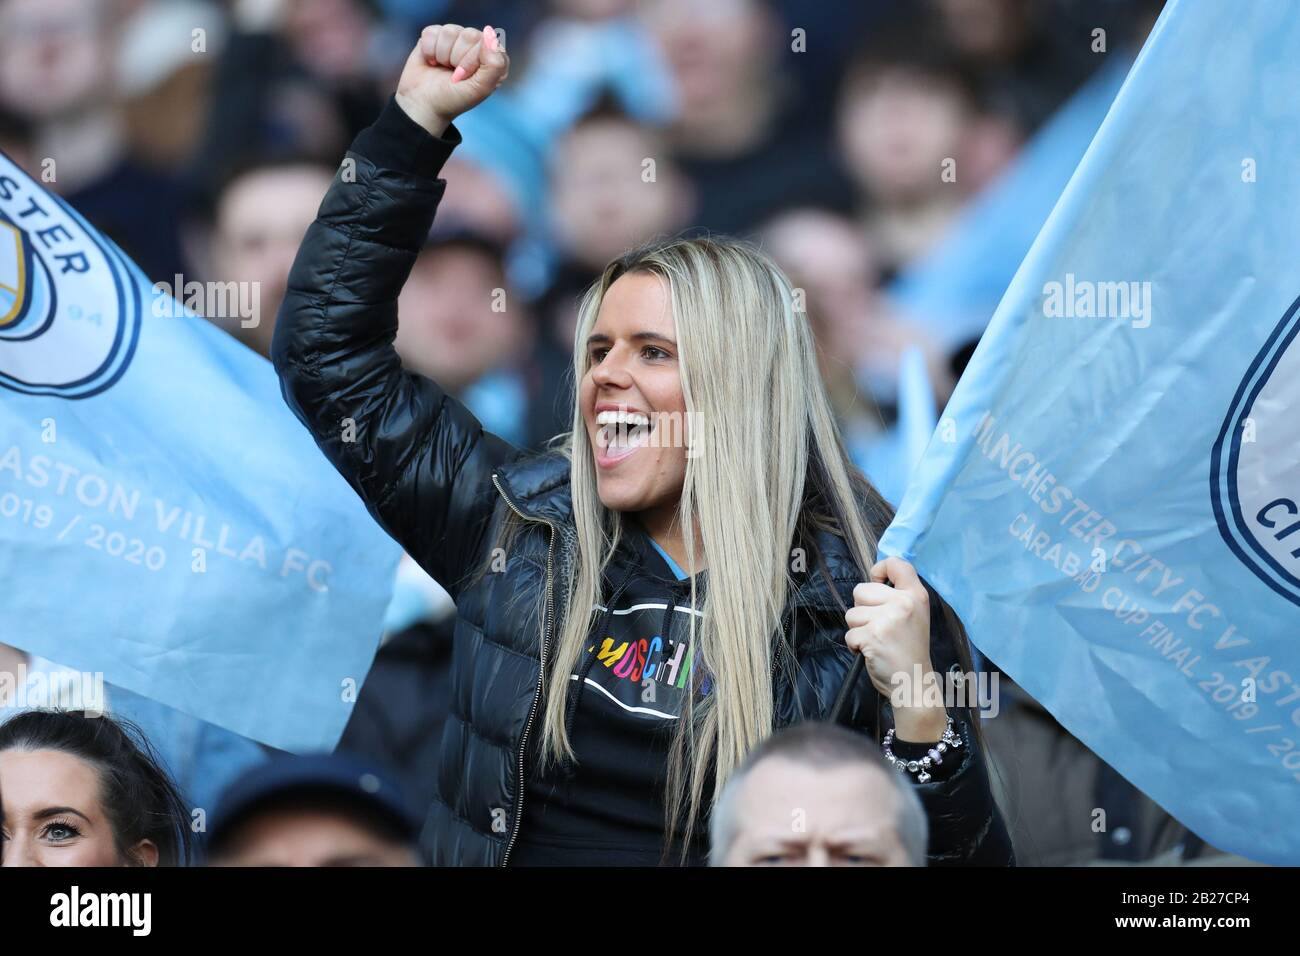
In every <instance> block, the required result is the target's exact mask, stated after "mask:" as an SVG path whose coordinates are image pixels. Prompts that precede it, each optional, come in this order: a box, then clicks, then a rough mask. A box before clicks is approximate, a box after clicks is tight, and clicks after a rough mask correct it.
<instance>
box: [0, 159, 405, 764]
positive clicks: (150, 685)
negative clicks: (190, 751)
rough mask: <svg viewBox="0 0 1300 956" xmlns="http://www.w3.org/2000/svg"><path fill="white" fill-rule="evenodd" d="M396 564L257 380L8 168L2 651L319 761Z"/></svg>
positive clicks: (0, 208)
mask: <svg viewBox="0 0 1300 956" xmlns="http://www.w3.org/2000/svg"><path fill="white" fill-rule="evenodd" d="M186 285H187V287H188V283H187V284H186ZM231 285H232V286H233V285H234V284H233V283H232V284H231ZM200 288H201V287H200ZM184 291H185V295H186V296H190V295H192V294H193V292H194V291H195V290H194V289H190V288H187V289H186V290H184ZM206 291H207V292H209V293H211V294H212V295H218V294H225V293H230V294H229V295H226V301H225V303H224V307H225V308H226V309H230V307H231V304H232V303H234V302H236V301H238V302H239V303H240V304H241V305H246V304H251V305H256V299H255V298H254V296H255V295H256V293H257V291H258V290H257V289H255V288H254V289H251V290H243V289H239V290H234V289H228V288H227V289H223V288H218V287H212V286H209V287H208V288H207V290H206ZM239 293H243V294H244V296H243V298H239ZM204 298H207V297H206V296H205V297H204ZM239 314H240V315H246V316H249V317H252V316H255V315H256V310H250V311H248V312H247V313H246V312H243V311H241V312H239ZM261 318H262V319H263V320H265V321H269V320H270V319H269V317H261ZM399 553H400V552H399V549H398V548H397V546H396V545H395V544H394V543H393V542H392V541H391V540H390V539H389V538H388V537H387V536H386V535H385V534H384V533H383V532H382V531H381V530H380V529H379V528H378V526H377V525H376V524H375V523H374V521H373V520H371V518H370V517H369V515H368V514H367V513H366V510H365V508H364V507H363V506H362V504H361V503H360V501H359V500H358V498H357V496H356V494H354V493H353V491H352V490H351V489H350V488H349V487H348V486H347V484H346V482H344V480H343V479H342V478H341V477H339V476H338V474H337V473H336V472H335V471H334V469H333V468H331V467H330V466H329V464H328V463H327V462H326V461H325V460H324V459H323V458H322V457H321V456H320V453H319V452H318V451H317V449H316V446H315V444H314V443H313V442H312V440H311V437H310V436H309V435H308V434H307V433H306V432H305V431H304V430H303V429H302V427H301V426H300V425H299V424H298V422H297V421H296V420H295V419H294V418H293V416H292V415H291V414H290V412H289V410H288V409H287V408H286V407H285V404H284V401H283V400H282V399H281V397H280V390H279V386H278V383H277V381H276V377H275V373H274V371H273V370H272V368H271V366H270V363H269V362H267V361H266V360H265V359H262V358H260V357H258V356H256V355H254V354H253V353H252V352H251V351H249V350H248V349H246V348H245V347H244V346H243V345H241V344H239V343H238V342H236V341H235V340H234V339H233V338H231V337H230V336H228V335H227V334H226V333H224V332H222V331H220V330H219V329H217V328H216V327H214V326H213V325H211V324H210V323H209V322H207V321H205V320H203V319H200V318H198V317H196V316H194V315H192V314H185V313H184V312H182V310H180V308H179V307H178V306H176V304H175V302H174V301H173V300H172V299H171V298H170V297H169V296H163V295H156V294H155V290H154V287H151V286H150V284H149V282H148V280H147V279H146V278H145V277H144V276H143V275H142V274H141V273H140V271H139V270H138V269H137V268H136V267H135V266H134V265H133V264H132V263H131V262H129V261H128V260H127V259H126V258H125V256H123V254H122V253H121V251H120V250H119V249H117V247H116V246H114V245H113V244H112V243H111V242H109V241H108V240H106V239H105V238H104V237H103V236H101V235H99V233H97V232H96V231H95V230H94V229H93V228H92V227H91V226H90V225H89V224H88V223H86V221H85V220H84V219H82V218H81V217H80V216H79V215H78V214H77V213H76V212H75V211H74V210H73V209H71V208H70V207H69V206H67V205H66V204H65V203H63V202H62V201H61V200H60V199H58V198H56V197H55V196H53V195H51V194H49V193H47V192H46V191H45V190H44V189H43V188H42V187H41V186H40V185H39V184H37V183H36V182H34V181H33V180H32V179H30V178H28V177H27V176H26V175H25V174H24V173H23V172H22V171H21V170H20V169H19V168H18V167H17V166H16V165H14V164H13V163H12V162H11V161H10V160H9V159H8V158H7V157H5V156H3V155H2V154H0V582H3V591H4V597H3V600H0V641H3V642H5V643H8V644H12V645H14V646H17V647H20V648H22V649H23V650H26V651H29V652H31V653H33V654H37V655H39V656H41V657H45V658H49V659H52V660H57V661H59V662H60V663H62V664H64V665H66V666H69V667H73V668H77V669H80V670H83V671H87V672H98V673H102V674H103V677H104V679H105V680H107V681H108V682H109V683H112V684H115V685H117V686H119V687H123V688H126V689H127V690H130V691H134V692H136V693H138V694H141V695H143V696H145V697H148V698H151V699H154V700H157V701H160V702H161V703H163V704H166V705H168V706H170V707H174V708H176V709H177V710H180V711H183V712H185V713H188V714H191V715H193V716H195V717H198V718H200V719H202V720H205V721H208V722H210V723H213V724H218V725H220V726H223V727H226V728H228V729H230V730H233V731H235V732H236V733H239V734H243V735H245V736H248V737H252V738H255V739H257V740H261V741H263V742H265V743H268V744H271V745H273V746H276V747H281V748H284V749H289V750H315V749H322V748H323V749H332V748H333V746H334V744H335V743H336V742H337V740H338V738H339V736H340V735H341V734H342V731H343V727H344V725H345V724H346V722H347V719H348V716H349V713H350V710H351V701H352V700H353V699H354V698H355V696H356V695H355V692H356V689H357V688H358V687H359V686H360V685H361V682H362V680H363V679H364V677H365V674H366V671H367V670H368V669H369V666H370V663H371V660H372V658H373V656H374V652H375V648H376V647H377V645H378V642H379V637H380V632H381V628H382V618H383V612H384V608H385V606H386V604H387V602H388V600H389V596H390V594H391V591H392V580H393V574H394V570H395V568H396V564H397V559H398V556H399Z"/></svg>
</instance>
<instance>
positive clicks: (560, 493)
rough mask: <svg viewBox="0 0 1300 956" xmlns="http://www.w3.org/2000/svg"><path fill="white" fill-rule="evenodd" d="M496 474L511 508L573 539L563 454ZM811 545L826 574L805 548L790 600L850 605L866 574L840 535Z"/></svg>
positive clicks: (823, 535)
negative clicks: (803, 565)
mask: <svg viewBox="0 0 1300 956" xmlns="http://www.w3.org/2000/svg"><path fill="white" fill-rule="evenodd" d="M496 476H497V479H498V481H499V482H500V484H501V487H502V490H503V491H504V492H505V494H506V496H507V499H508V500H509V502H510V503H511V504H512V505H513V506H514V507H515V508H517V509H518V510H519V511H520V512H522V513H523V514H524V515H525V516H526V517H528V518H532V519H534V520H537V521H545V522H548V523H550V524H553V525H555V526H556V527H557V529H559V531H560V532H561V535H562V537H563V538H565V539H566V540H567V541H572V539H573V537H574V535H573V496H572V494H571V493H570V488H569V459H568V458H567V457H565V456H564V455H562V454H560V453H558V452H544V453H540V454H525V455H523V456H521V457H519V458H516V459H514V460H513V461H511V462H508V463H507V464H505V465H502V466H501V467H499V468H498V469H497V471H496ZM816 545H817V549H818V550H819V551H820V552H821V555H822V559H823V560H824V561H825V562H826V569H827V571H828V572H829V575H830V579H831V580H830V582H828V581H827V580H826V575H825V574H822V572H821V570H820V569H818V568H816V567H813V566H812V556H811V554H810V555H809V556H808V560H809V567H808V570H807V571H805V572H803V575H802V576H803V578H804V579H805V580H804V581H803V583H802V584H801V585H799V586H798V587H797V588H796V589H795V592H794V595H793V597H792V599H791V601H790V605H791V606H792V607H795V608H800V607H807V608H820V609H826V610H838V609H839V608H841V607H843V606H848V607H852V606H853V588H854V587H855V586H856V585H857V584H858V583H860V582H861V581H863V580H865V579H866V573H865V572H864V571H860V570H859V569H858V567H857V565H856V563H855V562H854V560H853V556H852V554H851V553H850V551H849V549H848V546H847V543H846V542H845V540H844V539H843V538H841V537H839V536H837V535H833V534H831V533H829V532H826V531H818V532H817V535H816Z"/></svg>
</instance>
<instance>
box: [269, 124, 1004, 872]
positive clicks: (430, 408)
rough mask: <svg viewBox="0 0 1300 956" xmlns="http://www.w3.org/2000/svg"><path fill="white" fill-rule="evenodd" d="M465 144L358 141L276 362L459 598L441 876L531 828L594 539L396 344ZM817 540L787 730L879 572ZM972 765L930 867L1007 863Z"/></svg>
mask: <svg viewBox="0 0 1300 956" xmlns="http://www.w3.org/2000/svg"><path fill="white" fill-rule="evenodd" d="M457 142H459V133H457V132H456V130H455V129H454V127H453V128H451V129H449V130H448V132H447V134H446V136H445V137H444V138H443V139H442V140H437V139H434V138H433V137H431V136H429V135H428V134H427V133H425V132H424V131H423V130H422V129H420V128H419V127H418V126H416V125H415V124H414V123H412V122H411V121H410V120H408V119H407V118H406V116H405V114H403V113H402V112H401V111H400V109H399V108H398V107H396V105H395V104H393V103H391V102H390V104H389V107H388V108H387V110H386V111H385V113H384V115H383V116H382V117H381V118H380V120H379V121H378V122H377V123H376V124H375V125H374V126H372V127H371V128H370V129H368V130H366V131H365V132H363V133H362V134H361V136H360V137H358V139H357V141H356V143H354V144H353V150H352V152H351V153H350V154H349V159H350V160H352V161H353V162H349V163H344V165H343V167H342V170H343V173H342V174H341V175H339V176H338V177H336V179H335V182H334V185H333V186H332V187H331V189H330V191H329V194H328V195H327V196H326V197H325V200H324V202H323V203H322V205H321V209H320V214H319V217H318V218H317V220H316V222H315V223H314V224H313V225H312V227H311V228H310V230H309V231H308V232H307V236H306V238H305V239H304V240H303V244H302V248H301V249H300V250H299V253H298V258H297V261H296V262H295V264H294V267H293V272H292V274H291V276H290V279H289V290H288V294H287V296H286V299H285V302H284V304H283V306H282V308H281V310H280V315H279V319H278V325H277V327H276V330H275V346H274V359H275V367H276V371H277V372H278V373H279V375H280V379H281V382H282V386H283V391H284V395H285V398H286V400H287V401H288V403H289V405H290V407H291V408H293V410H294V412H295V413H296V414H297V415H298V417H299V418H300V419H301V420H302V421H303V423H304V424H306V425H307V427H308V428H309V429H310V430H311V431H312V433H313V435H315V437H316V441H317V443H318V444H319V445H320V447H321V449H322V451H324V452H325V454H326V456H328V458H329V459H330V461H332V462H333V463H334V465H335V467H337V468H338V469H339V471H340V472H341V473H342V474H343V475H344V477H345V478H347V480H348V481H349V482H350V483H351V484H352V486H353V487H354V488H355V489H356V491H357V493H358V494H359V495H360V496H361V497H362V499H363V500H364V501H365V502H366V505H367V506H368V508H369V509H370V512H371V514H373V515H374V516H375V518H376V520H378V521H379V522H380V524H381V525H382V526H383V527H384V528H385V529H386V530H387V531H388V532H389V533H390V534H391V535H392V536H393V537H394V538H396V539H397V540H398V541H399V542H400V543H401V544H402V545H403V547H405V548H406V550H407V552H408V553H409V554H410V555H411V556H412V557H414V558H415V559H416V560H417V561H419V563H420V564H421V565H422V566H423V567H424V568H425V569H426V570H427V571H428V572H429V573H430V574H431V575H432V576H433V577H434V578H436V579H437V580H438V581H439V582H440V583H441V584H442V585H443V586H444V587H445V588H446V589H447V590H448V591H449V592H450V594H451V595H452V597H453V598H454V599H455V601H456V605H457V614H458V620H457V624H456V631H455V640H454V648H453V652H452V655H453V656H452V688H451V694H452V700H451V707H450V714H449V716H448V719H447V724H446V728H445V730H444V735H443V742H442V765H441V767H440V769H439V772H438V775H437V779H438V787H437V790H438V792H437V794H436V797H435V801H434V804H433V806H432V808H431V809H430V811H429V816H428V822H427V824H426V828H425V835H424V843H425V845H426V847H427V849H428V850H429V852H430V853H431V855H432V858H433V861H434V862H435V863H438V864H471V865H504V864H506V863H508V862H509V857H510V852H511V848H512V846H513V845H514V843H515V841H516V838H517V836H518V830H519V827H520V820H521V819H522V814H521V800H522V794H523V792H524V773H525V767H524V753H525V743H526V740H527V739H528V738H529V737H530V735H531V734H535V733H537V732H538V729H539V728H538V725H539V721H540V714H539V711H538V699H539V693H540V688H541V675H542V667H543V665H544V662H545V660H546V657H547V654H548V652H549V651H550V650H551V646H552V642H553V641H554V639H555V637H554V636H555V633H556V621H557V620H558V619H559V618H561V617H562V616H563V614H564V613H565V611H566V609H565V608H564V607H563V606H558V605H559V604H560V602H561V601H562V597H563V595H564V594H565V591H566V589H565V586H564V580H565V574H566V573H567V569H568V568H569V566H570V556H571V554H572V553H573V549H574V547H575V538H574V532H573V518H572V510H571V509H572V505H571V498H570V494H569V468H568V464H567V462H566V461H565V460H564V459H563V458H561V457H559V456H558V455H554V454H547V455H523V454H520V453H519V452H517V451H516V450H514V449H513V448H511V447H510V446H509V445H507V444H506V443H505V442H503V441H502V440H501V439H499V438H497V437H496V436H494V435H491V434H488V433H485V432H484V431H483V429H482V427H481V426H480V425H479V423H478V421H476V420H475V419H474V417H473V416H472V415H471V414H470V413H469V412H468V411H467V410H466V409H465V407H464V406H463V405H461V404H460V403H459V402H457V401H456V400H454V399H453V398H451V397H450V396H448V395H447V394H446V393H444V392H443V391H442V389H440V388H439V387H438V386H437V385H436V384H435V383H434V382H431V381H429V380H428V379H425V378H421V377H419V376H416V375H413V374H410V373H408V372H405V371H404V370H403V369H402V366H401V362H400V360H399V359H398V356H397V353H396V352H395V351H394V350H393V340H394V337H395V335H396V332H397V297H398V292H399V291H400V290H401V288H402V284H403V283H404V282H405V281H406V277H407V274H408V273H409V271H410V269H411V265H412V263H413V261H414V260H415V257H416V254H417V252H418V250H419V249H420V247H421V243H422V242H423V240H424V237H425V234H426V233H427V231H428V229H429V226H430V223H431V221H432V219H433V213H434V209H435V207H436V206H437V204H438V200H439V198H440V197H441V195H442V191H443V188H444V185H445V184H444V182H443V181H442V180H438V179H435V176H436V175H437V173H438V172H439V170H440V169H441V167H442V164H443V162H444V161H445V160H446V158H447V156H448V155H449V154H450V152H451V149H452V147H453V146H454V145H455V144H456V143H457ZM354 164H355V165H354ZM352 171H354V172H355V175H346V174H347V173H349V172H352ZM348 439H353V440H348ZM507 509H510V510H512V511H514V512H516V513H517V514H518V515H519V516H521V517H523V518H524V519H525V520H526V522H527V527H528V532H527V533H525V534H523V535H521V536H520V538H519V539H518V540H517V541H516V542H515V543H514V544H513V545H512V546H511V548H510V549H509V554H508V555H506V556H505V567H504V571H501V572H499V573H488V574H481V575H480V574H477V573H476V572H478V571H479V570H480V569H481V568H483V567H484V566H485V565H486V564H487V562H488V561H489V560H490V559H491V557H492V548H493V546H494V542H495V540H496V532H497V529H498V527H499V524H500V522H501V520H502V517H503V516H504V515H505V513H506V510H507ZM803 544H805V545H807V546H809V547H810V549H811V551H812V553H813V554H819V555H820V558H819V559H818V560H817V561H813V562H810V563H809V567H810V571H809V572H808V573H807V574H806V575H805V577H806V580H805V582H804V583H803V584H802V585H801V586H800V587H799V589H798V591H797V592H796V593H795V596H794V597H793V599H792V600H791V602H790V604H789V606H788V608H787V610H786V614H785V629H786V634H787V638H788V642H789V644H788V646H789V647H790V648H791V650H792V654H793V658H794V661H793V663H794V672H795V673H796V674H797V675H798V677H797V680H793V681H792V680H789V679H786V678H781V679H779V680H778V681H777V684H776V688H775V694H776V714H777V723H778V726H785V725H788V724H791V723H795V722H797V721H800V720H806V719H817V718H825V717H827V716H828V715H829V712H830V709H831V705H832V702H833V700H834V698H835V696H836V694H837V692H838V690H839V688H840V685H841V683H842V682H843V680H844V677H845V674H846V673H847V671H848V669H849V667H850V665H851V664H852V662H853V659H854V658H853V654H852V652H851V651H849V650H848V648H847V647H846V646H845V645H844V629H845V624H844V608H845V607H846V606H851V604H852V590H853V587H854V585H855V584H857V583H858V582H859V581H861V580H862V579H863V575H862V572H861V571H860V570H859V569H858V568H857V567H855V565H854V563H853V561H852V560H851V558H850V555H849V553H848V551H847V549H846V547H845V545H844V542H843V541H842V540H841V539H839V538H838V537H836V536H834V535H830V534H827V533H825V532H821V533H818V534H817V535H816V536H815V540H810V541H805V542H803ZM723 559H724V560H725V556H724V557H723ZM934 597H935V598H936V599H937V596H934ZM540 599H544V600H545V601H546V607H547V609H548V612H547V614H546V619H545V626H544V628H540V630H544V634H543V633H539V621H538V618H537V615H536V613H535V608H536V606H537V603H536V602H537V601H538V600H540ZM932 619H933V622H934V623H933V624H932V630H931V643H932V659H933V661H934V663H935V666H936V667H937V668H940V669H946V668H948V667H949V666H950V665H952V664H954V663H955V662H956V657H955V655H954V653H953V647H952V641H951V635H950V634H949V633H948V632H947V631H946V630H945V629H944V628H943V627H941V626H940V623H939V622H940V620H941V615H940V614H938V613H936V614H933V615H932ZM785 669H786V668H784V667H782V668H780V671H784V670H785ZM882 715H883V717H882ZM846 720H847V722H848V723H850V724H851V725H852V726H854V727H856V728H859V729H861V730H863V731H865V732H867V733H870V734H872V735H874V736H875V737H876V739H880V736H881V735H882V732H883V731H882V726H881V722H882V720H883V721H884V722H885V726H888V721H889V720H890V717H889V707H888V704H887V703H885V702H882V700H881V697H880V695H879V694H878V693H877V692H876V691H875V689H874V688H873V687H872V685H871V683H870V681H869V680H867V679H866V678H865V677H863V678H862V679H861V680H859V681H858V682H857V685H856V687H855V689H854V693H853V696H852V698H851V701H850V704H849V707H848V711H847V718H846ZM964 736H965V737H966V739H967V740H968V741H970V740H971V736H970V734H969V733H965V734H964ZM961 760H962V764H961V766H960V767H959V768H958V769H957V771H956V772H955V773H951V775H950V776H947V777H945V778H943V779H942V782H940V781H939V780H938V779H936V780H935V781H932V782H930V783H926V784H916V787H917V791H918V793H919V794H920V796H921V800H922V803H923V804H924V806H925V809H926V812H927V815H928V817H929V822H930V828H931V839H930V859H931V862H932V863H983V864H995V865H1001V864H1006V863H1008V862H1010V861H1011V847H1010V842H1009V840H1008V839H1007V834H1006V830H1005V827H1004V825H1003V823H1002V820H1001V817H1000V815H999V814H998V813H997V811H996V808H995V806H994V803H993V799H992V796H991V794H990V789H989V782H988V778H987V774H986V770H985V764H984V758H983V755H982V754H981V753H979V751H978V748H977V747H967V748H965V749H964V750H963V751H962V757H961Z"/></svg>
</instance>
